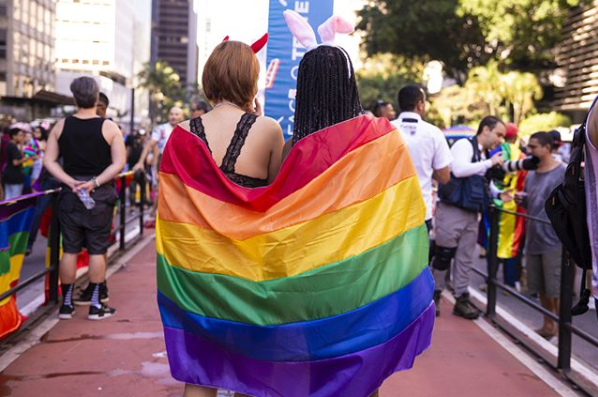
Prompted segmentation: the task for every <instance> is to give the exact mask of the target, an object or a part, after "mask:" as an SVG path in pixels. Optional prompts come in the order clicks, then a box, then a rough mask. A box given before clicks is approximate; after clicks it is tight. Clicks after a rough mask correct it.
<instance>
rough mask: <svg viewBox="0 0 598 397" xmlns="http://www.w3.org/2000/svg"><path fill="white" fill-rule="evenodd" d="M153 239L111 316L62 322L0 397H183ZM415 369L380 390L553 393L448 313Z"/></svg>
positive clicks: (124, 274)
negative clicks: (173, 371)
mask: <svg viewBox="0 0 598 397" xmlns="http://www.w3.org/2000/svg"><path fill="white" fill-rule="evenodd" d="M155 259H156V254H155V249H154V245H153V241H152V242H150V243H149V244H148V245H147V246H146V247H145V248H143V249H142V250H141V251H140V252H139V253H138V254H137V255H135V256H134V257H133V258H132V259H131V260H129V261H128V263H127V266H125V267H123V268H122V269H120V270H119V271H118V272H116V273H115V274H114V275H113V276H112V277H111V278H110V279H109V281H108V284H109V287H110V303H111V304H112V305H113V306H115V307H116V308H117V309H118V313H117V314H116V316H114V317H112V318H110V319H107V320H104V321H100V322H94V321H89V320H87V319H86V316H87V308H85V307H84V308H80V309H79V310H78V311H77V313H76V314H75V318H74V319H73V320H70V321H60V322H58V324H57V325H55V326H54V327H53V328H52V329H50V331H49V332H48V333H46V334H45V335H44V337H43V338H42V340H41V341H40V343H38V344H36V345H34V346H33V347H32V348H30V349H29V350H27V351H26V352H25V353H23V354H22V355H21V356H20V357H18V358H17V359H16V360H15V361H14V362H13V363H12V364H10V365H9V366H8V367H7V368H6V369H5V370H4V371H3V372H2V374H1V375H0V396H22V397H31V396H42V397H54V396H56V397H64V396H107V397H134V396H168V397H174V396H181V395H182V390H183V388H182V385H181V384H180V383H178V382H177V381H175V380H173V379H172V378H171V377H170V373H169V368H168V361H167V358H166V353H165V350H166V349H165V346H164V341H163V338H162V326H161V322H160V317H159V313H158V308H157V304H156V283H155ZM442 309H443V315H442V316H441V317H440V318H439V319H438V321H437V325H436V328H435V331H434V339H433V346H432V347H431V348H430V349H429V350H428V351H427V352H425V353H424V354H423V356H421V357H419V359H418V360H417V361H416V364H415V368H413V369H412V370H411V371H408V372H402V373H397V374H395V375H393V376H392V377H391V378H389V379H388V380H387V381H386V382H385V383H384V385H383V386H382V388H381V392H380V395H381V396H382V397H399V396H416V397H420V396H421V397H425V396H430V397H432V396H447V397H449V396H459V397H463V396H485V397H493V396H496V397H499V396H500V397H503V396H508V397H518V396H522V397H523V396H543V397H544V396H558V395H559V394H557V393H556V392H555V391H554V390H553V389H551V388H550V387H549V386H548V385H546V384H545V383H544V382H543V381H542V380H540V379H539V378H538V377H537V376H536V375H534V374H533V373H532V372H531V371H530V370H528V369H527V368H526V367H525V366H523V365H522V364H521V363H520V362H519V361H518V360H516V359H515V358H514V357H513V356H512V355H511V354H510V353H508V352H507V351H506V350H504V349H503V348H502V347H501V346H500V345H499V344H498V343H496V342H495V341H494V340H493V339H492V338H491V337H490V336H488V335H487V334H486V333H485V332H483V331H482V330H481V329H480V328H479V327H478V326H477V325H476V324H474V323H472V322H470V321H468V320H462V319H460V318H457V317H454V316H452V315H451V314H450V309H451V308H450V307H449V305H448V303H445V302H443V304H442Z"/></svg>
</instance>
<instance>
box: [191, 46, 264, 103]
mask: <svg viewBox="0 0 598 397" xmlns="http://www.w3.org/2000/svg"><path fill="white" fill-rule="evenodd" d="M259 74H260V63H259V61H258V60H257V57H256V56H255V54H254V52H253V50H252V49H251V47H250V46H248V45H247V44H245V43H241V42H239V41H224V42H222V43H220V44H218V45H217V46H216V48H214V51H212V54H211V55H210V57H209V58H208V61H207V62H206V65H205V66H204V68H203V75H202V79H201V80H202V85H203V91H204V93H205V94H206V98H207V99H208V100H209V101H210V102H212V103H213V104H214V103H217V102H221V101H229V102H232V103H234V104H235V105H237V106H240V107H241V108H243V109H245V110H247V111H250V110H251V109H252V103H253V98H255V96H256V94H257V82H258V77H259Z"/></svg>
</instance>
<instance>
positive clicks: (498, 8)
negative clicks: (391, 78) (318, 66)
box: [357, 0, 580, 83]
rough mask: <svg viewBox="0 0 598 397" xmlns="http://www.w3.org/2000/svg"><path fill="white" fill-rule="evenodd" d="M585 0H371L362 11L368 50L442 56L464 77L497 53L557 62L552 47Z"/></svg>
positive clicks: (516, 59)
mask: <svg viewBox="0 0 598 397" xmlns="http://www.w3.org/2000/svg"><path fill="white" fill-rule="evenodd" d="M579 3H580V0H425V1H412V0H370V1H369V2H368V4H367V5H366V6H365V7H364V8H363V9H362V10H361V11H359V16H360V17H361V21H360V23H359V24H358V26H357V28H358V29H359V30H361V31H363V32H364V33H365V36H364V41H363V47H364V49H365V50H366V52H367V54H368V55H373V54H378V53H384V52H391V53H394V54H397V55H402V56H405V57H408V58H414V59H418V60H421V61H423V62H426V61H429V60H434V59H435V60H439V61H441V62H442V63H443V64H444V67H445V71H446V73H447V74H448V75H449V76H452V77H454V78H456V79H457V81H459V82H460V83H463V80H464V77H465V76H466V75H467V73H468V71H469V69H471V68H473V67H476V66H481V65H486V64H487V63H488V62H489V61H490V60H492V59H494V60H496V61H498V62H499V63H500V64H501V65H505V66H508V67H509V68H510V69H512V70H525V71H536V70H540V69H547V68H551V67H553V66H554V55H553V54H552V52H551V51H552V49H553V48H554V46H555V45H556V44H557V43H558V42H559V40H560V38H561V30H562V29H561V28H562V26H563V23H564V21H565V18H566V15H567V12H568V11H569V10H570V9H571V8H572V7H573V6H576V5H578V4H579Z"/></svg>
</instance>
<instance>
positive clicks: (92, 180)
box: [90, 176, 101, 189]
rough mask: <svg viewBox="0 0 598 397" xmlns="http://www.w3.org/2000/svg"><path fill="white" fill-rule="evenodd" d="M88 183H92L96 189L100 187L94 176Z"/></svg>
mask: <svg viewBox="0 0 598 397" xmlns="http://www.w3.org/2000/svg"><path fill="white" fill-rule="evenodd" d="M90 181H91V182H93V184H94V185H95V187H96V189H97V188H99V187H100V186H101V185H100V183H99V182H98V178H96V177H95V176H94V177H93V178H91V179H90Z"/></svg>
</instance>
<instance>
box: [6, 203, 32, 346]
mask: <svg viewBox="0 0 598 397" xmlns="http://www.w3.org/2000/svg"><path fill="white" fill-rule="evenodd" d="M37 196H39V194H31V195H27V196H23V199H20V200H18V201H15V202H14V203H13V204H12V205H3V206H0V294H3V293H5V292H6V291H8V290H10V289H11V288H13V287H15V286H16V285H17V283H18V282H19V277H20V275H21V267H22V265H23V259H24V257H25V250H26V249H27V239H28V238H29V228H30V226H31V220H32V218H33V213H34V211H35V203H36V201H37ZM22 322H23V317H22V316H21V314H20V313H19V310H18V309H17V300H16V296H15V295H12V296H11V297H9V298H6V299H4V300H3V301H0V338H4V337H5V336H7V335H8V334H10V333H12V332H14V331H16V330H17V329H19V327H20V326H21V324H22Z"/></svg>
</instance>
